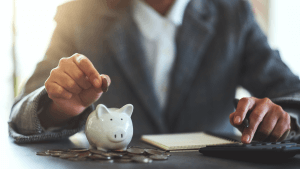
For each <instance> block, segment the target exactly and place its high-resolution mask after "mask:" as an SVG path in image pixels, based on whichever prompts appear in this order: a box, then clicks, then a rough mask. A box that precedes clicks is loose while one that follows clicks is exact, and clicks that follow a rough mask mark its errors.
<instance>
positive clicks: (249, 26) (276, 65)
mask: <svg viewBox="0 0 300 169" xmlns="http://www.w3.org/2000/svg"><path fill="white" fill-rule="evenodd" d="M241 4H242V5H241V6H240V8H242V9H241V11H243V12H244V13H245V14H244V15H242V16H244V18H242V20H244V21H245V22H243V23H244V25H243V28H244V36H243V38H244V50H243V54H242V71H241V74H240V85H242V86H243V87H244V88H246V89H247V90H249V91H250V93H251V94H252V95H253V96H255V97H258V98H264V97H268V98H270V99H271V100H272V101H273V102H274V103H276V104H278V105H281V106H282V107H283V109H287V110H293V115H292V117H294V119H293V120H292V121H294V122H297V120H295V117H296V119H297V118H298V117H299V115H300V113H299V112H300V80H299V77H298V76H296V75H294V74H293V73H292V72H291V70H290V69H289V68H288V67H287V65H286V64H285V63H284V62H283V61H282V60H281V58H280V55H279V52H278V51H277V50H272V49H271V48H270V46H269V44H268V41H267V37H266V36H265V35H264V33H263V32H262V30H261V29H260V27H259V26H258V24H257V22H256V21H255V18H254V16H253V13H252V8H251V6H250V4H249V3H248V2H247V1H241ZM287 112H289V111H287ZM295 130H297V132H298V134H300V133H299V132H300V131H299V124H297V127H296V128H295Z"/></svg>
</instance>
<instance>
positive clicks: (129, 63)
mask: <svg viewBox="0 0 300 169" xmlns="http://www.w3.org/2000/svg"><path fill="white" fill-rule="evenodd" d="M55 20H56V22H57V26H56V29H55V31H54V33H53V36H52V40H51V43H50V45H49V48H48V50H47V52H46V55H45V57H44V59H43V60H42V61H41V62H40V63H38V65H37V67H36V70H35V72H34V73H33V75H32V76H31V78H30V79H29V80H28V82H27V83H26V85H25V87H24V89H23V91H22V94H21V95H20V96H19V97H18V98H16V101H15V103H14V105H13V107H12V110H11V115H10V119H9V133H10V136H11V137H12V138H14V140H15V142H17V143H24V142H33V141H41V140H55V139H61V138H65V137H69V136H71V135H73V134H75V133H76V132H78V131H80V130H82V128H83V126H84V124H85V121H86V118H87V116H88V115H89V113H90V112H92V111H93V110H94V107H95V105H97V104H100V103H102V104H105V105H106V106H107V107H118V108H119V107H122V106H123V105H125V104H127V103H131V104H133V105H134V112H133V115H132V121H133V126H134V134H135V135H141V134H153V133H179V132H194V131H211V132H223V133H224V132H226V133H228V132H233V129H234V127H236V128H238V129H239V130H240V131H241V132H242V138H241V140H242V142H243V143H250V142H251V141H252V140H259V141H263V140H269V141H281V140H284V139H297V137H295V133H296V134H297V133H299V126H298V121H297V118H298V117H297V116H298V115H299V106H298V105H299V103H300V95H299V92H300V81H299V78H298V77H297V76H295V75H294V74H293V73H292V72H291V71H290V69H289V68H288V67H287V66H286V65H285V64H284V63H283V62H282V60H281V59H280V56H279V53H278V51H276V50H272V49H271V48H270V46H269V45H268V42H267V38H266V36H265V35H264V34H263V32H262V31H261V29H260V28H259V26H258V24H257V23H256V21H255V19H254V16H253V13H252V9H251V6H250V4H249V2H248V1H245V0H209V1H208V0H176V1H175V0H151V1H150V0H145V1H141V0H131V1H130V0H126V1H121V0H106V1H101V0H89V1H84V0H78V1H71V2H68V3H66V4H64V5H61V6H59V7H58V10H57V14H56V16H55ZM238 85H241V86H243V87H244V88H246V89H247V90H249V91H250V93H251V94H252V95H253V97H247V98H243V99H241V100H240V101H239V102H238V105H237V109H236V110H235V111H234V105H233V103H232V102H233V100H234V97H235V91H236V87H237V86H238ZM108 87H109V91H108V92H105V93H103V92H104V91H106V90H107V88H108ZM232 112H233V113H232ZM246 116H249V127H248V128H246V127H243V125H242V121H243V120H244V119H245V117H246ZM228 117H229V118H228ZM291 133H293V134H291Z"/></svg>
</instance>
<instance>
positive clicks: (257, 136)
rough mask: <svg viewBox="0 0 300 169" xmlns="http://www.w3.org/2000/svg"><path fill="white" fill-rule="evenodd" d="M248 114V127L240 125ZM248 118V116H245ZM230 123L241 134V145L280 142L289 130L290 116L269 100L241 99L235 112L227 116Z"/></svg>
mask: <svg viewBox="0 0 300 169" xmlns="http://www.w3.org/2000/svg"><path fill="white" fill-rule="evenodd" d="M247 113H249V127H248V128H246V127H244V126H243V125H242V122H243V120H244V119H245V117H246V115H247ZM247 116H248V115H247ZM229 119H230V123H231V124H232V125H233V126H234V127H236V128H238V129H239V130H240V131H241V132H242V139H241V141H242V142H243V143H250V142H251V141H252V140H255V141H271V142H275V141H282V140H284V139H285V138H286V137H287V135H288V134H289V131H290V129H291V126H290V115H289V114H288V113H287V112H285V111H284V110H283V109H282V108H281V106H279V105H277V104H274V103H273V102H272V101H271V100H270V99H269V98H263V99H258V98H255V97H245V98H242V99H241V100H240V101H239V102H238V105H237V108H236V111H235V112H233V113H231V114H230V115H229Z"/></svg>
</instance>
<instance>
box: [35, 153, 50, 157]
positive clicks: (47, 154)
mask: <svg viewBox="0 0 300 169" xmlns="http://www.w3.org/2000/svg"><path fill="white" fill-rule="evenodd" d="M36 155H39V156H51V154H49V153H46V152H36Z"/></svg>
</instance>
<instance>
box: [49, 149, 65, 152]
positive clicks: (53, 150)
mask: <svg viewBox="0 0 300 169" xmlns="http://www.w3.org/2000/svg"><path fill="white" fill-rule="evenodd" d="M66 151H67V150H65V149H52V150H47V151H46V152H48V153H61V152H66Z"/></svg>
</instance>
